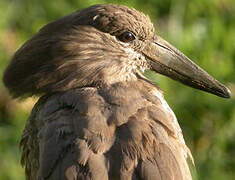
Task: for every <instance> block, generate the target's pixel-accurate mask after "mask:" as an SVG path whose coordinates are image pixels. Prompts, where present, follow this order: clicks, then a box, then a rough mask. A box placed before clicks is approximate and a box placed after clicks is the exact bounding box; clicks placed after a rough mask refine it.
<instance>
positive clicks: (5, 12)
mask: <svg viewBox="0 0 235 180" xmlns="http://www.w3.org/2000/svg"><path fill="white" fill-rule="evenodd" d="M97 3H99V4H100V3H119V4H124V5H128V6H130V7H134V8H136V9H138V10H141V11H143V12H145V13H146V14H149V15H150V17H151V19H152V20H153V22H154V24H155V25H156V29H157V32H158V34H160V35H161V36H162V37H164V38H165V39H167V40H168V41H170V42H171V43H172V44H174V45H175V46H176V47H177V48H179V49H180V50H182V51H183V52H184V53H185V54H186V55H187V56H189V57H190V58H192V59H193V60H195V62H196V63H197V64H199V65H200V66H202V67H203V68H204V69H206V70H207V71H208V72H209V73H210V74H212V75H213V76H214V77H216V78H217V79H218V80H220V81H222V82H225V84H227V85H228V86H229V87H230V89H231V90H232V92H233V94H235V1H234V0H207V1H206V0H178V1H176V0H175V1H174V0H145V1H140V0H130V1H124V0H119V1H117V0H113V1H107V0H106V1H105V0H103V1H101V0H87V1H78V0H60V1H48V0H41V1H37V0H1V1H0V17H1V18H0V78H2V73H3V71H4V68H5V67H6V65H7V63H8V61H9V60H10V57H11V56H12V54H13V53H14V51H15V50H16V49H17V48H18V47H20V45H21V44H22V43H23V42H24V41H26V40H27V39H28V38H30V37H31V36H32V35H33V34H34V33H35V32H37V31H38V29H39V28H40V27H41V26H43V25H45V24H46V23H48V22H49V21H52V20H55V19H57V18H59V17H61V16H63V15H66V14H69V13H71V12H72V11H75V10H77V9H82V8H85V7H88V6H90V5H92V4H97ZM147 76H148V77H150V78H151V79H152V80H153V81H154V82H156V83H157V84H159V86H160V87H161V88H162V89H163V90H164V92H165V97H166V99H167V101H168V102H169V104H170V106H171V107H172V109H173V111H174V112H175V113H176V115H177V117H178V119H179V122H180V124H181V127H182V128H183V132H184V136H185V138H186V141H187V144H188V145H189V147H190V149H191V150H192V153H193V155H194V158H195V164H196V170H197V176H198V179H201V180H211V179H213V180H233V179H235V141H234V139H235V97H234V95H233V97H232V99H230V100H226V99H221V98H218V97H215V96H213V95H210V94H207V93H204V92H200V91H197V90H194V89H191V88H188V87H185V86H183V85H181V84H179V83H177V82H174V81H172V80H169V79H168V78H165V77H162V76H160V75H155V74H153V73H151V72H148V73H147ZM33 104H34V100H32V99H28V100H26V101H20V102H17V101H15V100H14V101H13V100H11V99H10V96H9V95H8V93H7V90H6V89H5V88H4V86H3V83H2V81H0V180H13V179H19V180H20V179H24V171H23V169H22V167H21V166H20V152H19V149H18V142H19V139H20V135H21V132H22V130H23V127H24V124H25V122H26V119H27V117H28V114H29V112H30V110H31V107H32V106H33Z"/></svg>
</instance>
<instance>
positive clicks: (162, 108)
mask: <svg viewBox="0 0 235 180" xmlns="http://www.w3.org/2000/svg"><path fill="white" fill-rule="evenodd" d="M146 69H152V70H154V71H155V72H156V73H160V74H163V75H166V76H168V77H170V78H172V79H174V80H177V81H180V82H182V83H184V84H186V85H188V86H191V87H194V88H197V89H200V90H203V91H207V92H209V93H212V94H215V95H218V96H221V97H225V98H228V97H230V92H229V90H228V89H227V88H226V87H225V86H224V85H222V84H221V83H219V82H218V81H217V80H215V79H214V78H212V77H211V76H210V75H209V74H208V73H206V72H205V71H204V70H202V69H201V68H200V67H198V66H197V65H196V64H194V63H193V62H192V61H191V60H190V59H189V58H187V57H186V56H185V55H184V54H183V53H181V52H180V51H179V50H177V49H176V48H175V47H173V46H172V45H170V44H169V43H168V42H166V41H165V40H163V39H162V38H161V37H159V36H158V35H156V34H155V30H154V26H153V25H152V23H151V21H150V19H149V17H147V16H145V15H144V14H143V13H141V12H138V11H137V10H135V9H130V8H128V7H125V6H120V5H111V4H105V5H95V6H91V7H89V8H87V9H84V10H82V11H80V12H74V13H72V14H70V15H68V16H65V17H63V18H61V19H58V20H56V21H54V22H51V23H49V24H47V25H46V26H44V27H43V28H42V29H41V30H40V31H39V32H38V33H37V34H35V35H34V36H33V37H32V38H31V39H30V40H28V41H27V42H26V43H25V44H24V45H23V46H22V47H21V48H20V49H19V50H18V51H17V52H16V53H15V55H14V56H13V58H12V60H11V62H10V64H9V66H8V67H7V69H6V71H5V74H4V83H5V85H6V87H7V88H8V89H9V91H10V93H11V94H12V95H13V97H27V96H31V95H40V96H41V98H40V99H39V101H38V102H37V104H36V105H35V107H34V108H33V110H32V113H31V116H30V117H29V119H28V122H27V123H26V127H25V130H24V133H23V136H22V140H21V148H22V164H23V165H24V166H25V172H26V177H27V179H29V180H34V179H93V180H101V179H102V180H105V179H106V180H108V179H122V180H125V179H148V180H155V179H162V180H172V179H174V180H189V179H191V174H190V170H189V167H188V164H187V158H188V157H191V154H190V150H189V149H188V148H187V146H186V145H185V142H184V139H183V135H182V132H181V129H180V127H179V124H178V122H177V119H176V118H175V115H174V113H173V112H172V110H171V109H170V108H169V106H168V105H167V103H166V101H165V100H164V97H163V95H162V92H161V90H160V89H159V88H158V87H156V86H155V85H153V84H152V83H151V82H150V81H149V80H147V79H146V78H145V77H144V76H143V74H142V73H143V72H144V71H145V70H146Z"/></svg>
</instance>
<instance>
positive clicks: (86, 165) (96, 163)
mask: <svg viewBox="0 0 235 180" xmlns="http://www.w3.org/2000/svg"><path fill="white" fill-rule="evenodd" d="M149 88H151V89H155V90H154V91H157V92H158V93H161V92H160V90H159V89H158V88H156V87H154V86H153V85H151V84H149V83H148V82H146V81H144V80H138V81H136V82H129V83H117V84H113V85H112V86H107V87H104V88H102V89H99V88H95V87H86V88H80V89H74V90H70V91H67V92H65V93H56V94H53V95H48V96H44V97H42V98H41V99H40V100H39V102H38V103H37V105H36V106H35V107H34V109H33V111H32V115H31V117H30V119H29V121H28V123H27V125H26V128H25V133H24V135H23V137H22V141H21V147H22V149H23V156H22V163H23V164H24V165H25V166H26V174H27V179H29V180H34V179H68V180H70V179H73V180H74V179H87V180H88V179H92V180H101V179H103V180H105V179H107V180H108V179H114V180H115V179H121V180H129V179H141V180H142V179H143V180H155V179H161V180H173V179H174V180H189V179H191V175H190V171H189V168H188V165H187V162H186V159H187V156H188V153H189V150H188V148H187V147H186V145H185V144H184V141H182V134H181V131H180V129H178V128H179V127H177V128H175V127H176V126H175V123H177V121H176V122H175V120H176V119H174V118H175V117H174V114H173V113H171V114H170V113H169V109H166V108H165V106H163V105H162V99H159V97H158V96H156V95H155V94H154V93H152V91H149ZM177 124H178V123H177ZM179 133H180V134H179ZM31 157H34V161H31Z"/></svg>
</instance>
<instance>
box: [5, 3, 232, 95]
mask: <svg viewBox="0 0 235 180" xmlns="http://www.w3.org/2000/svg"><path fill="white" fill-rule="evenodd" d="M146 69H151V70H154V71H155V72H156V73H160V74H163V75H165V76H168V77H170V78H172V79H174V80H177V81H180V82H182V83H184V84H186V85H189V86H191V87H194V88H197V89H201V90H203V91H207V92H210V93H212V94H215V95H218V96H221V97H225V98H228V97H229V96H230V92H229V90H228V89H227V88H226V87H225V86H224V85H222V84H221V83H219V82H218V81H217V80H215V79H214V78H213V77H211V76H210V75H209V74H208V73H206V72H205V71H204V70H202V69H201V68H200V67H198V66H197V65H196V64H195V63H193V62H192V61H191V60H190V59H189V58H187V57H186V56H185V55H184V54H183V53H181V52H180V51H179V50H177V49H176V48H175V47H173V46H172V45H171V44H170V43H168V42H167V41H165V40H163V39H162V38H161V37H160V36H158V35H156V33H155V29H154V26H153V24H152V23H151V21H150V19H149V17H147V16H145V15H144V14H143V13H141V12H139V11H137V10H135V9H130V8H127V7H125V6H119V5H110V4H108V5H95V6H91V7H89V8H87V9H84V10H82V11H80V12H74V13H72V14H70V15H68V16H65V17H63V18H61V19H58V20H56V21H54V22H51V23H49V24H47V25H46V26H44V27H43V28H42V29H41V30H40V31H39V32H38V33H37V34H36V35H34V36H33V37H32V38H31V39H30V40H28V41H27V42H26V43H25V44H24V45H23V46H22V47H21V48H20V49H19V50H18V51H17V52H16V53H15V55H14V56H13V58H12V60H11V62H10V64H9V66H8V67H7V69H6V71H5V74H4V83H5V85H6V86H7V87H8V88H9V90H10V92H11V93H12V94H13V96H15V97H19V96H24V95H33V94H40V93H42V94H45V93H50V92H57V91H65V90H68V89H71V88H77V87H84V86H102V85H111V84H114V83H118V82H124V81H136V80H138V79H139V78H142V77H143V76H142V72H144V71H145V70H146Z"/></svg>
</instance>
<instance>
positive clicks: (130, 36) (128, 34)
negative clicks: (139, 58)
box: [118, 31, 135, 42]
mask: <svg viewBox="0 0 235 180" xmlns="http://www.w3.org/2000/svg"><path fill="white" fill-rule="evenodd" d="M118 39H119V40H120V41H122V42H130V41H133V40H134V39H135V35H134V34H133V33H132V32H129V31H126V32H124V33H122V34H121V35H119V36H118Z"/></svg>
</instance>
